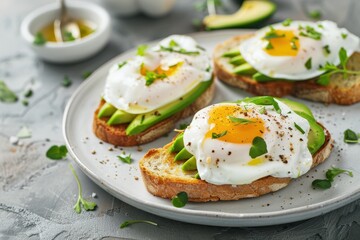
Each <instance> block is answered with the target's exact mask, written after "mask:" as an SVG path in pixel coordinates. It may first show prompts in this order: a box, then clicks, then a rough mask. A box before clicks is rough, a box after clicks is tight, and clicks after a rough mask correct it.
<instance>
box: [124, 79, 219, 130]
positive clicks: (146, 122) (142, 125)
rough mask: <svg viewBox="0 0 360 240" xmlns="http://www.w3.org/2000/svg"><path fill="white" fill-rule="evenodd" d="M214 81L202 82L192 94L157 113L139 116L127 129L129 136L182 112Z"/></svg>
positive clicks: (160, 109)
mask: <svg viewBox="0 0 360 240" xmlns="http://www.w3.org/2000/svg"><path fill="white" fill-rule="evenodd" d="M212 82H213V79H211V80H209V81H205V82H201V83H200V84H198V85H197V86H196V87H195V88H194V89H192V90H191V91H190V92H188V93H187V94H185V95H184V96H183V97H181V98H180V99H178V100H176V101H174V102H172V103H169V104H167V105H165V106H163V107H161V108H159V109H157V110H155V111H151V112H148V113H145V114H139V115H137V116H136V117H135V118H134V120H133V121H132V122H131V123H130V124H129V126H128V127H127V128H126V134H127V135H134V134H139V133H141V132H143V131H145V130H146V129H148V128H149V127H151V126H153V125H155V124H156V123H158V122H160V121H162V120H164V119H166V118H168V117H170V116H172V115H173V114H175V113H177V112H180V111H181V110H183V109H185V108H186V107H188V106H189V105H190V104H192V103H193V102H194V101H195V100H196V99H197V98H198V97H200V95H201V94H203V92H205V91H206V89H207V88H208V87H210V85H211V84H212Z"/></svg>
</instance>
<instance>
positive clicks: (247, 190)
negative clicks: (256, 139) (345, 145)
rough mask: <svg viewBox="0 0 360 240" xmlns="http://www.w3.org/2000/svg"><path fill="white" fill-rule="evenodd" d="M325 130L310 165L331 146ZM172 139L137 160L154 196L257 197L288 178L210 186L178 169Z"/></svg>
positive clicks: (321, 158)
mask: <svg viewBox="0 0 360 240" xmlns="http://www.w3.org/2000/svg"><path fill="white" fill-rule="evenodd" d="M324 131H325V142H324V144H323V145H322V147H321V148H320V149H319V150H318V151H317V152H316V153H315V154H314V155H313V164H312V168H313V167H315V166H317V165H318V164H320V163H322V162H324V161H325V160H326V159H327V158H328V156H329V155H330V153H331V150H332V148H333V139H332V138H331V135H330V133H329V131H328V130H326V129H325V128H324ZM171 145H172V142H171V143H169V144H167V145H166V146H164V147H163V148H158V149H150V150H149V151H148V152H147V153H146V154H145V156H144V157H143V158H142V159H141V160H140V163H139V165H140V170H141V173H142V177H143V181H144V183H145V185H146V188H147V190H148V191H149V192H150V193H152V194H153V195H155V196H158V197H162V198H172V197H174V196H175V195H176V194H178V193H179V192H186V193H187V194H188V197H189V201H193V202H208V201H219V200H238V199H242V198H252V197H258V196H261V195H264V194H267V193H270V192H275V191H277V190H279V189H281V188H284V187H286V186H287V185H288V184H289V183H290V181H291V178H276V177H272V176H267V177H264V178H261V179H259V180H256V181H254V182H252V183H251V184H244V185H230V184H229V185H214V184H211V183H207V182H206V181H204V180H199V179H196V178H194V174H195V172H189V171H186V172H184V171H183V170H181V164H182V163H181V162H180V163H179V161H174V157H175V155H176V154H174V153H170V151H169V147H170V146H171Z"/></svg>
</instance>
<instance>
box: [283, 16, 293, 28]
mask: <svg viewBox="0 0 360 240" xmlns="http://www.w3.org/2000/svg"><path fill="white" fill-rule="evenodd" d="M292 21H293V20H292V19H291V18H287V19H285V20H284V21H283V22H282V25H283V26H285V27H288V26H290V24H291V23H292Z"/></svg>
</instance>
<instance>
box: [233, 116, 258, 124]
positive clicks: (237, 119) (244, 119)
mask: <svg viewBox="0 0 360 240" xmlns="http://www.w3.org/2000/svg"><path fill="white" fill-rule="evenodd" d="M228 118H229V119H230V121H232V122H233V123H238V124H248V123H255V122H254V121H251V120H249V119H246V118H237V117H233V116H228Z"/></svg>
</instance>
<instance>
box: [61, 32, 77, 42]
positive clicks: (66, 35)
mask: <svg viewBox="0 0 360 240" xmlns="http://www.w3.org/2000/svg"><path fill="white" fill-rule="evenodd" d="M74 40H75V38H74V36H73V35H72V33H71V32H68V31H65V32H64V42H72V41H74Z"/></svg>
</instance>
